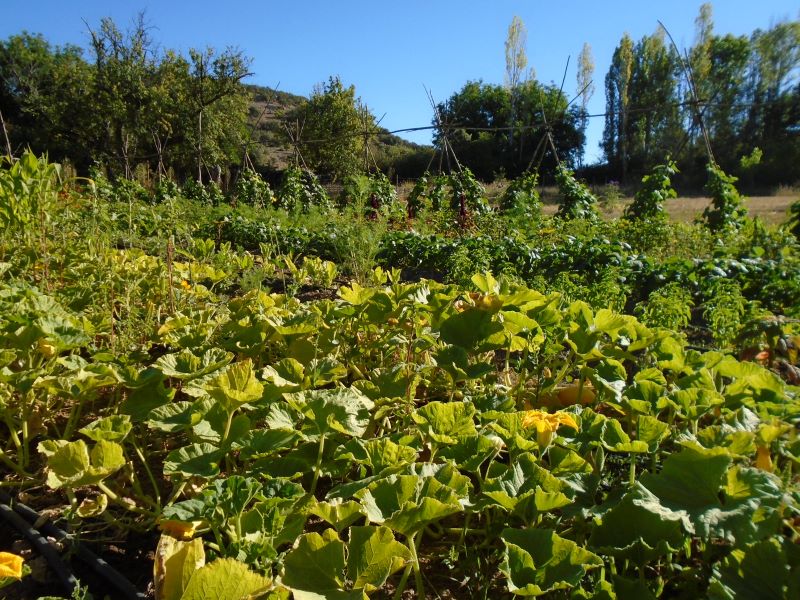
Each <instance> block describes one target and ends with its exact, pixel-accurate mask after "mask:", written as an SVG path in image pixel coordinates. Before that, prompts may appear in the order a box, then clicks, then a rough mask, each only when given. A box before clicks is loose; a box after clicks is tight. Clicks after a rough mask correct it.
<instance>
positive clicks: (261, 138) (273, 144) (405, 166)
mask: <svg viewBox="0 0 800 600" xmlns="http://www.w3.org/2000/svg"><path fill="white" fill-rule="evenodd" d="M245 87H246V88H247V90H248V91H249V92H250V94H251V100H250V109H249V114H248V123H249V125H250V127H251V128H252V130H253V135H252V139H253V145H252V146H251V150H250V157H251V159H252V160H253V163H254V165H255V166H256V168H257V169H259V170H263V171H281V170H283V169H285V168H286V167H287V166H288V165H289V164H290V163H291V161H292V154H293V153H292V149H291V146H290V144H289V143H288V141H287V138H288V135H287V131H286V127H287V126H289V127H292V126H293V124H290V123H288V122H287V121H288V118H287V117H288V115H290V114H291V113H292V112H293V111H294V110H295V109H296V108H298V107H299V106H300V105H302V104H303V102H305V101H306V98H305V97H304V96H298V95H296V94H291V93H289V92H284V91H281V90H274V89H272V88H269V87H264V86H259V85H246V86H245ZM371 150H372V153H373V155H374V157H375V161H376V162H377V164H378V166H379V167H380V169H381V170H383V171H384V172H387V173H389V174H390V175H392V176H399V177H401V178H406V177H412V176H415V175H417V174H419V173H421V172H422V171H424V169H425V167H426V165H427V163H428V161H429V159H430V156H431V154H432V153H433V148H432V147H431V146H424V145H420V144H415V143H413V142H409V141H407V140H404V139H403V138H401V137H399V136H397V135H393V134H391V133H389V131H388V130H386V129H384V128H380V134H379V135H378V136H376V137H375V138H373V140H372V146H371ZM417 172H419V173H417Z"/></svg>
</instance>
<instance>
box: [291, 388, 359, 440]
mask: <svg viewBox="0 0 800 600" xmlns="http://www.w3.org/2000/svg"><path fill="white" fill-rule="evenodd" d="M285 397H286V399H287V400H288V401H289V404H290V405H291V406H292V407H293V408H295V409H296V410H298V411H300V412H301V413H303V414H304V415H305V417H306V418H307V419H308V420H309V421H310V422H311V423H312V424H313V425H314V427H315V429H316V431H317V433H319V434H326V433H328V432H329V431H331V430H333V431H338V432H339V433H344V434H347V435H351V436H354V437H361V436H362V435H364V432H365V431H366V430H367V425H369V420H370V411H371V410H372V408H373V407H374V406H375V404H374V403H373V402H372V400H370V399H369V398H367V397H366V396H365V395H364V394H362V393H361V392H359V391H358V390H356V389H355V388H335V389H332V390H309V391H305V392H297V393H293V394H286V395H285Z"/></svg>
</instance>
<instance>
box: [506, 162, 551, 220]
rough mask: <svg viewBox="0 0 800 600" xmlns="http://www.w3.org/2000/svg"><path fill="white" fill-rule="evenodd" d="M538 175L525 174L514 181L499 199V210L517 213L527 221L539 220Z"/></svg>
mask: <svg viewBox="0 0 800 600" xmlns="http://www.w3.org/2000/svg"><path fill="white" fill-rule="evenodd" d="M538 184H539V175H538V173H532V172H525V173H523V174H522V175H520V176H519V177H517V178H516V179H514V180H513V181H512V182H511V183H510V184H508V187H507V188H506V190H505V192H503V196H502V197H501V198H500V210H503V211H507V212H512V213H518V214H521V215H523V216H525V218H528V219H539V218H541V211H542V204H541V201H540V199H539V190H538V189H537V187H538Z"/></svg>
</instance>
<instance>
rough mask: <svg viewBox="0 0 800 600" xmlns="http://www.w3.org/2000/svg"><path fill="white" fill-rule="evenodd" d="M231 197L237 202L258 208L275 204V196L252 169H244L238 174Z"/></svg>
mask: <svg viewBox="0 0 800 600" xmlns="http://www.w3.org/2000/svg"><path fill="white" fill-rule="evenodd" d="M233 196H234V197H235V198H236V200H237V202H242V203H244V204H249V205H250V206H257V207H260V208H264V207H266V206H272V205H273V204H275V202H276V199H275V194H274V193H273V192H272V189H271V188H270V187H269V184H268V183H267V182H266V181H264V180H263V179H262V178H261V175H259V174H258V173H256V172H255V171H253V170H252V169H244V170H243V171H242V172H241V173H239V178H238V179H237V180H236V186H235V187H234V190H233Z"/></svg>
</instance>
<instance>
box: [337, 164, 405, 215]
mask: <svg viewBox="0 0 800 600" xmlns="http://www.w3.org/2000/svg"><path fill="white" fill-rule="evenodd" d="M340 204H342V205H343V206H348V205H353V207H354V208H355V209H356V210H361V211H363V212H364V214H365V215H366V216H369V217H372V218H375V217H377V216H378V213H384V214H387V215H388V214H390V213H391V212H392V209H393V208H396V204H397V190H396V189H395V187H394V186H393V185H392V182H391V181H389V178H388V177H386V175H384V174H383V173H375V174H373V175H350V176H348V177H347V179H346V180H345V184H344V188H343V190H342V198H341V202H340Z"/></svg>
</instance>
